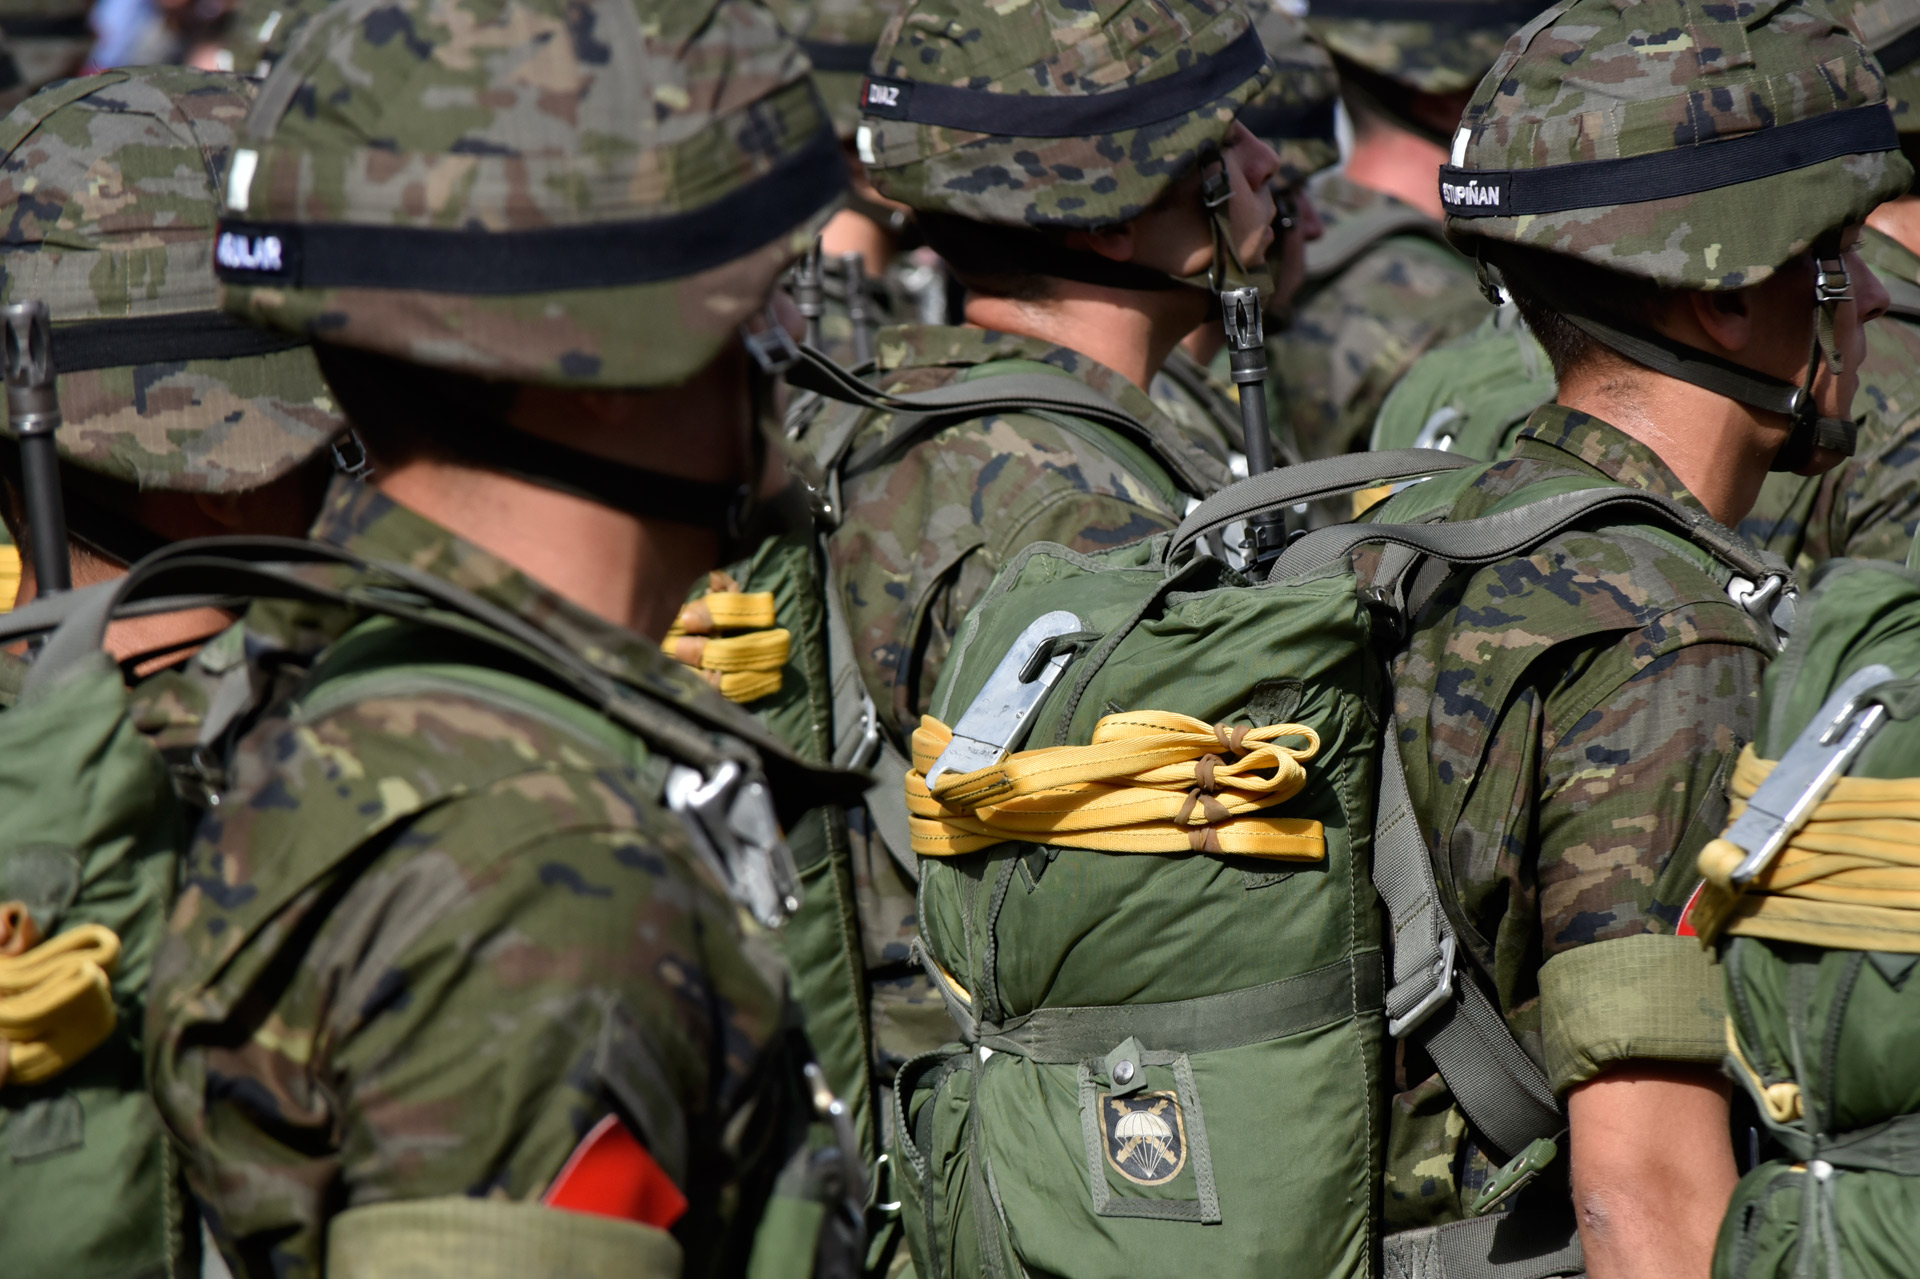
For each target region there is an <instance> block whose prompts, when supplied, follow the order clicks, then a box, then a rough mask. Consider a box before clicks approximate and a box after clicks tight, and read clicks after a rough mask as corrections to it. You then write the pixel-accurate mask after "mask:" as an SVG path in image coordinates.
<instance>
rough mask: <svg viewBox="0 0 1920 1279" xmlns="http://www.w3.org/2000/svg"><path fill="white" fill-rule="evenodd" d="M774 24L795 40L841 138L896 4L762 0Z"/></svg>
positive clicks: (847, 134) (851, 126) (852, 122)
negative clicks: (769, 10)
mask: <svg viewBox="0 0 1920 1279" xmlns="http://www.w3.org/2000/svg"><path fill="white" fill-rule="evenodd" d="M767 7H768V8H769V9H772V10H773V14H774V16H775V17H776V18H778V19H780V25H781V26H783V27H785V28H786V29H787V30H788V31H790V32H792V33H793V35H794V37H795V38H796V39H797V40H799V41H800V49H801V51H802V52H804V53H805V54H806V55H807V61H809V62H811V63H812V64H813V82H814V84H816V85H818V86H819V89H820V96H821V97H822V98H824V99H825V100H826V103H827V110H828V111H829V112H831V113H832V115H833V127H834V129H835V131H836V132H838V133H839V135H840V137H841V138H842V139H843V140H846V139H851V138H852V137H853V131H854V130H855V129H856V128H858V127H859V125H860V86H861V85H862V84H863V83H864V82H865V81H866V78H867V68H868V67H869V66H870V65H871V64H872V62H873V51H874V49H875V47H876V46H877V45H878V44H879V42H880V33H881V32H882V31H885V30H886V27H887V20H888V19H889V18H891V17H892V16H893V13H894V10H896V9H898V8H899V7H900V6H899V5H898V4H897V3H883V2H881V0H767Z"/></svg>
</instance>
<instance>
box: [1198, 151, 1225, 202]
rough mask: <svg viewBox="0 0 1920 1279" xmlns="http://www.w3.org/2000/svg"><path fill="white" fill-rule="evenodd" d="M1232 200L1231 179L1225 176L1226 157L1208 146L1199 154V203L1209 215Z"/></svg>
mask: <svg viewBox="0 0 1920 1279" xmlns="http://www.w3.org/2000/svg"><path fill="white" fill-rule="evenodd" d="M1232 198H1233V179H1232V178H1229V177H1228V176H1227V161H1226V157H1225V156H1223V155H1221V154H1220V149H1219V148H1218V147H1215V146H1208V147H1207V149H1206V150H1204V151H1202V152H1201V153H1200V203H1201V204H1203V205H1205V206H1206V209H1207V211H1208V212H1209V213H1211V212H1212V211H1213V210H1215V209H1217V208H1219V207H1220V206H1221V205H1223V204H1225V203H1226V202H1227V201H1228V200H1231V199H1232Z"/></svg>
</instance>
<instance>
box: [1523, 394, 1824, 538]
mask: <svg viewBox="0 0 1920 1279" xmlns="http://www.w3.org/2000/svg"><path fill="white" fill-rule="evenodd" d="M1607 369H1608V365H1602V366H1601V367H1600V368H1599V369H1598V370H1595V371H1594V372H1592V373H1590V374H1588V375H1586V376H1576V377H1572V378H1569V379H1568V380H1567V382H1565V383H1563V384H1562V386H1561V388H1560V394H1559V396H1558V399H1559V402H1560V403H1561V404H1564V405H1566V406H1567V407H1568V408H1570V409H1577V410H1579V411H1580V412H1582V413H1589V414H1592V415H1593V416H1594V417H1597V418H1599V419H1600V420H1601V421H1603V422H1605V423H1607V424H1608V425H1609V426H1613V427H1616V428H1618V429H1619V430H1620V431H1622V432H1624V433H1626V434H1627V435H1631V436H1632V437H1633V438H1634V439H1636V440H1638V441H1640V442H1641V443H1642V444H1644V445H1646V446H1647V447H1648V448H1650V449H1652V450H1653V451H1654V452H1655V453H1656V454H1658V455H1659V457H1660V460H1661V461H1662V462H1665V463H1666V464H1667V469H1669V470H1671V471H1672V472H1673V474H1674V476H1675V478H1677V479H1678V480H1679V481H1680V482H1681V483H1682V484H1684V485H1685V486H1686V488H1687V492H1689V493H1691V494H1693V496H1694V497H1696V498H1698V499H1699V501H1700V504H1701V505H1702V506H1704V507H1706V508H1707V513H1708V514H1709V515H1711V516H1713V518H1714V519H1716V520H1718V521H1720V523H1722V524H1725V525H1726V526H1728V527H1729V528H1731V527H1733V526H1734V525H1736V524H1738V523H1739V522H1740V521H1741V520H1743V519H1745V518H1746V517H1747V514H1748V512H1750V511H1752V510H1753V504H1754V502H1755V500H1756V499H1758V497H1759V496H1760V486H1761V485H1762V484H1764V483H1765V482H1766V479H1767V474H1768V468H1769V467H1771V465H1772V464H1773V458H1774V454H1775V453H1777V452H1779V450H1780V447H1781V445H1783V444H1784V443H1785V442H1786V434H1787V432H1786V428H1785V427H1784V426H1780V425H1776V424H1775V423H1773V422H1770V421H1762V420H1761V418H1760V416H1759V415H1758V414H1756V413H1755V412H1754V411H1753V410H1751V409H1749V408H1747V407H1746V406H1745V405H1742V404H1739V403H1737V402H1735V401H1733V400H1730V399H1728V398H1727V397H1726V396H1724V395H1716V394H1714V393H1713V392H1712V391H1707V390H1703V389H1701V388H1700V387H1697V386H1694V385H1692V384H1690V383H1687V382H1681V381H1678V380H1677V379H1674V378H1670V377H1664V376H1662V375H1660V374H1658V373H1654V372H1652V371H1650V370H1647V369H1639V368H1635V369H1633V370H1631V371H1630V372H1628V371H1625V370H1624V369H1622V368H1621V367H1620V366H1613V371H1611V372H1608V371H1607Z"/></svg>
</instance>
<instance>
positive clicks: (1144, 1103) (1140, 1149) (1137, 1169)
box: [1100, 1092, 1187, 1186]
mask: <svg viewBox="0 0 1920 1279" xmlns="http://www.w3.org/2000/svg"><path fill="white" fill-rule="evenodd" d="M1100 1128H1101V1131H1102V1132H1104V1133H1105V1134H1106V1139H1107V1162H1108V1163H1110V1164H1112V1165H1113V1167H1114V1171H1116V1172H1118V1173H1119V1174H1120V1175H1121V1176H1122V1177H1125V1178H1126V1179H1127V1180H1128V1181H1131V1182H1133V1183H1134V1184H1135V1185H1139V1186H1158V1185H1163V1184H1165V1183H1166V1182H1169V1181H1172V1180H1173V1179H1174V1178H1175V1177H1177V1176H1179V1175H1180V1170H1181V1169H1182V1168H1184V1167H1186V1166H1187V1121H1186V1118H1185V1117H1184V1116H1183V1115H1181V1113H1180V1102H1179V1100H1178V1098H1176V1097H1175V1096H1174V1094H1172V1093H1170V1092H1141V1093H1134V1094H1133V1095H1131V1096H1128V1097H1115V1096H1114V1095H1113V1094H1111V1093H1102V1094H1101V1095H1100Z"/></svg>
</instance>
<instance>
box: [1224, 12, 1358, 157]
mask: <svg viewBox="0 0 1920 1279" xmlns="http://www.w3.org/2000/svg"><path fill="white" fill-rule="evenodd" d="M1248 8H1250V9H1251V10H1252V11H1253V14H1254V19H1253V26H1254V30H1256V31H1258V32H1259V33H1260V43H1261V44H1263V45H1265V46H1266V50H1267V59H1268V61H1269V62H1270V63H1271V64H1272V66H1273V79H1272V80H1271V81H1269V82H1268V84H1267V87H1266V88H1264V89H1262V90H1260V92H1258V93H1256V94H1254V96H1253V99H1252V100H1251V101H1250V102H1248V103H1247V105H1246V106H1245V107H1244V108H1243V109H1242V110H1241V112H1240V116H1239V119H1240V123H1242V124H1244V125H1246V126H1247V128H1248V129H1250V130H1252V131H1253V133H1254V136H1256V137H1258V138H1259V139H1260V140H1261V141H1262V142H1265V143H1266V144H1267V145H1268V146H1270V147H1272V148H1273V150H1274V154H1276V155H1278V156H1279V157H1280V172H1279V174H1278V175H1276V177H1275V178H1274V181H1276V182H1277V183H1279V185H1280V186H1282V187H1289V186H1294V185H1296V184H1298V183H1301V182H1305V181H1306V180H1307V179H1308V178H1310V177H1312V176H1313V175H1314V174H1316V173H1318V172H1320V171H1321V170H1322V169H1326V168H1331V167H1332V166H1333V165H1335V164H1338V163H1339V162H1340V148H1339V145H1338V144H1337V143H1336V142H1335V141H1334V136H1333V116H1334V104H1335V103H1336V102H1337V101H1338V100H1339V97H1340V77H1339V76H1338V75H1337V74H1336V73H1335V71H1334V69H1333V58H1332V57H1331V56H1329V54H1328V53H1327V51H1326V49H1325V48H1324V47H1323V46H1322V45H1321V44H1320V42H1319V41H1318V40H1317V39H1315V38H1314V35H1313V33H1312V32H1311V31H1310V30H1309V29H1308V27H1307V24H1306V23H1305V22H1304V21H1302V20H1301V19H1299V18H1296V17H1294V16H1293V15H1292V14H1290V13H1288V12H1287V11H1286V10H1285V9H1282V8H1281V7H1280V6H1279V5H1278V4H1277V3H1274V2H1273V0H1252V3H1250V4H1249V5H1248Z"/></svg>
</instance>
